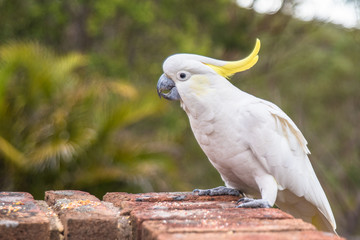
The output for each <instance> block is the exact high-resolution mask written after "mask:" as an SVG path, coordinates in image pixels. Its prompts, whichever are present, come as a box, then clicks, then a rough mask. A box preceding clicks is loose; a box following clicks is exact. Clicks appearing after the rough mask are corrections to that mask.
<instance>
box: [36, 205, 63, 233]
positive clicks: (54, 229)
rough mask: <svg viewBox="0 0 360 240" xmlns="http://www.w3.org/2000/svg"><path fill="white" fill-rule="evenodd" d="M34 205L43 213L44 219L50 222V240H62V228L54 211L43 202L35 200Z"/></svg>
mask: <svg viewBox="0 0 360 240" xmlns="http://www.w3.org/2000/svg"><path fill="white" fill-rule="evenodd" d="M35 202H36V205H37V206H38V207H39V208H40V210H41V211H42V212H44V213H45V215H46V217H47V218H48V219H49V222H50V239H51V240H61V239H63V238H64V227H63V225H62V223H61V221H60V219H59V218H58V216H57V214H56V213H55V212H54V210H53V209H52V208H51V207H49V205H47V204H46V202H45V201H40V200H37V201H35Z"/></svg>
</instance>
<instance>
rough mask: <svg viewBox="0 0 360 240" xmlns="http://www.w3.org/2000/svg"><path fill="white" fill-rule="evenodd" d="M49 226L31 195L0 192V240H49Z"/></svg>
mask: <svg viewBox="0 0 360 240" xmlns="http://www.w3.org/2000/svg"><path fill="white" fill-rule="evenodd" d="M49 224H50V223H49V220H48V218H47V217H46V216H45V213H43V212H42V211H41V210H40V208H39V207H38V206H37V205H36V202H35V200H34V198H33V197H32V195H31V194H29V193H25V192H0V239H9V240H11V239H27V240H31V239H36V240H38V239H49V238H50V227H49Z"/></svg>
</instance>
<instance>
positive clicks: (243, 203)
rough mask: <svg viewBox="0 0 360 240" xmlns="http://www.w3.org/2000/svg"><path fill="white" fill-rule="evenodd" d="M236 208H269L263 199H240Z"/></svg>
mask: <svg viewBox="0 0 360 240" xmlns="http://www.w3.org/2000/svg"><path fill="white" fill-rule="evenodd" d="M237 203H238V204H239V205H237V206H236V207H237V208H271V206H270V204H269V202H268V201H267V200H264V199H252V198H247V197H244V198H240V199H239V201H237Z"/></svg>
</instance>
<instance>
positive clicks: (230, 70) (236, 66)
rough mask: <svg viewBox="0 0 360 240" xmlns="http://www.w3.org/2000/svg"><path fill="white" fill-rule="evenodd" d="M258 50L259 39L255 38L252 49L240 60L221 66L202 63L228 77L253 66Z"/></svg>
mask: <svg viewBox="0 0 360 240" xmlns="http://www.w3.org/2000/svg"><path fill="white" fill-rule="evenodd" d="M259 50H260V40H259V39H256V44H255V47H254V50H253V51H252V52H251V53H250V55H249V56H247V57H246V58H244V59H242V60H239V61H230V62H227V63H226V64H225V65H223V66H216V65H212V64H208V63H204V64H206V65H207V66H209V67H211V68H212V69H214V70H215V72H217V73H218V74H219V75H221V76H223V77H225V78H230V77H231V76H232V75H234V74H235V73H238V72H242V71H245V70H247V69H249V68H251V67H252V66H254V65H255V64H256V63H257V61H258V59H259V56H258V55H257V54H258V53H259Z"/></svg>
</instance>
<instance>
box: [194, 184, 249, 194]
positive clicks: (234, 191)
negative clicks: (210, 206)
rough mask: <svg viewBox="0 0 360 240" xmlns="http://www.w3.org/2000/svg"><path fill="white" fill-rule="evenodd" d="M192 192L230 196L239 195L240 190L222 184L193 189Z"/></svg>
mask: <svg viewBox="0 0 360 240" xmlns="http://www.w3.org/2000/svg"><path fill="white" fill-rule="evenodd" d="M193 193H197V194H198V195H199V196H220V195H230V196H240V195H242V192H241V191H239V190H237V189H234V188H228V187H224V186H220V187H216V188H211V189H194V190H193Z"/></svg>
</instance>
